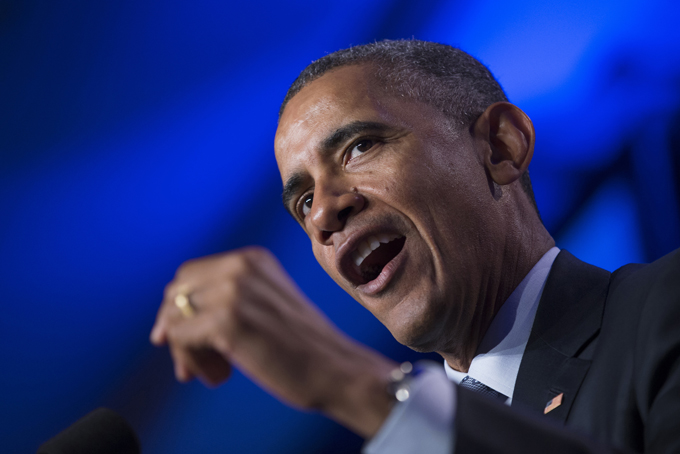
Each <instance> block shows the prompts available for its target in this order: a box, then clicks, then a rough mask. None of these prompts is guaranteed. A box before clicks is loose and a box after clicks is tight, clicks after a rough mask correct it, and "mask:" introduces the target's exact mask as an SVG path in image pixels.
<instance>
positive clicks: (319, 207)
mask: <svg viewBox="0 0 680 454" xmlns="http://www.w3.org/2000/svg"><path fill="white" fill-rule="evenodd" d="M365 205H366V200H365V199H364V196H362V195H361V194H359V192H358V191H357V190H356V189H355V188H351V189H349V190H342V191H338V190H328V189H323V188H320V187H319V186H317V187H316V190H315V191H314V198H313V200H312V209H311V211H310V213H309V217H310V218H309V219H310V222H311V226H312V235H313V237H314V239H315V240H316V241H317V242H319V243H320V244H323V245H328V244H330V241H331V235H332V234H333V232H339V231H340V230H342V229H343V228H345V224H346V223H347V220H348V219H349V218H350V217H351V216H353V215H355V214H357V213H358V212H360V211H361V210H363V209H364V206H365Z"/></svg>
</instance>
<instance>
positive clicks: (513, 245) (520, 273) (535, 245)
mask: <svg viewBox="0 0 680 454" xmlns="http://www.w3.org/2000/svg"><path fill="white" fill-rule="evenodd" d="M520 231H521V230H520ZM521 237H522V238H520V239H519V241H512V242H509V243H507V244H505V245H504V246H503V247H502V250H500V251H499V253H498V255H496V256H497V257H499V260H497V261H495V263H494V264H492V265H491V266H490V267H489V269H488V270H486V276H484V277H483V278H482V279H481V280H480V284H481V285H480V295H479V298H477V301H478V305H477V309H476V311H475V314H474V317H473V319H472V321H471V323H470V324H469V326H467V327H466V331H467V332H466V333H461V334H462V336H457V339H456V340H454V342H452V343H451V344H449V346H448V347H449V348H446V349H445V350H441V351H438V352H437V353H439V354H440V355H441V356H442V357H443V358H444V360H445V361H446V362H447V363H448V365H449V366H451V368H452V369H454V370H457V371H460V372H467V371H468V369H469V368H470V363H471V362H472V359H473V358H474V356H475V353H476V352H477V348H478V346H479V344H480V342H481V341H482V339H483V338H484V335H485V334H486V332H487V330H488V329H489V326H490V325H491V322H492V320H493V318H494V317H495V315H496V314H497V313H498V311H499V310H500V308H501V306H502V305H503V304H504V303H505V301H506V300H507V299H508V298H509V297H510V295H511V294H512V292H513V291H514V290H515V289H516V288H517V286H518V285H519V284H520V283H521V282H522V280H523V279H524V278H525V277H526V275H527V274H529V271H531V269H532V268H533V267H534V266H535V265H536V263H537V262H538V261H539V260H540V259H541V257H543V255H545V253H546V252H548V251H549V250H550V249H551V248H552V247H554V246H555V241H554V240H553V238H552V237H551V236H550V234H549V233H548V231H547V230H545V228H544V227H543V225H542V224H541V225H540V228H536V229H527V230H525V231H524V232H523V235H521Z"/></svg>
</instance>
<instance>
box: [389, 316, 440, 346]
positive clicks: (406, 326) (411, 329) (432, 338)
mask: <svg viewBox="0 0 680 454" xmlns="http://www.w3.org/2000/svg"><path fill="white" fill-rule="evenodd" d="M400 312H401V311H400ZM416 315H417V316H416ZM393 318H394V319H395V323H390V322H388V323H386V324H385V325H386V326H387V329H389V331H390V333H392V336H394V338H395V339H396V340H397V342H399V343H400V344H402V345H405V346H406V347H408V348H410V349H411V350H415V351H417V352H420V353H429V352H434V351H439V350H441V348H442V345H440V344H441V343H442V339H444V338H445V336H442V332H441V330H442V326H443V325H444V323H443V320H444V319H443V317H436V316H434V315H433V314H430V316H424V315H423V314H403V313H400V314H394V315H393Z"/></svg>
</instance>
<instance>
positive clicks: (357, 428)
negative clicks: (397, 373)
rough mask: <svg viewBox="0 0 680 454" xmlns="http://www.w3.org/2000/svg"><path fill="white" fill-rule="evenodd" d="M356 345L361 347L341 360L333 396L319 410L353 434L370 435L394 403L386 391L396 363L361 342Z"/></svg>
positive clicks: (375, 430) (377, 428) (396, 365)
mask: <svg viewBox="0 0 680 454" xmlns="http://www.w3.org/2000/svg"><path fill="white" fill-rule="evenodd" d="M359 348H360V349H361V351H356V350H355V351H353V355H352V358H347V361H344V367H342V369H341V371H339V373H338V374H337V376H336V378H337V380H336V381H335V384H336V386H335V389H334V393H333V397H332V398H331V399H330V401H329V403H328V405H327V406H326V407H325V408H324V409H322V411H323V412H324V413H326V414H327V416H329V417H330V418H332V419H334V420H335V421H336V422H338V423H340V424H342V425H343V426H345V427H347V428H348V429H350V430H351V431H353V432H355V433H356V434H358V435H360V436H362V437H364V438H371V437H372V436H373V435H375V434H376V433H377V432H378V430H379V429H380V427H381V426H382V424H383V422H384V421H385V419H387V416H388V415H389V414H390V411H391V410H392V407H393V405H394V402H395V400H394V397H392V396H391V395H390V393H389V392H388V391H389V388H390V384H391V383H392V382H393V381H394V380H393V378H392V372H393V371H394V370H395V368H397V367H398V363H396V362H394V361H392V360H390V359H388V358H386V357H384V356H382V355H381V354H379V353H377V352H374V351H372V350H369V349H367V348H366V347H364V346H359ZM357 353H358V354H357Z"/></svg>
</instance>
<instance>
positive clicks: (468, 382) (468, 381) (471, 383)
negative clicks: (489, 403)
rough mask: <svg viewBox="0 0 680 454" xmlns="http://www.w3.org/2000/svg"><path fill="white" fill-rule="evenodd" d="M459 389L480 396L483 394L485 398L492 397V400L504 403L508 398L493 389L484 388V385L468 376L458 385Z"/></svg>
mask: <svg viewBox="0 0 680 454" xmlns="http://www.w3.org/2000/svg"><path fill="white" fill-rule="evenodd" d="M458 386H460V387H461V388H467V389H471V390H472V391H475V392H478V393H480V394H484V395H485V396H489V397H492V398H494V399H497V400H499V401H501V402H505V401H506V400H508V396H506V395H505V394H501V393H499V392H498V391H496V390H495V389H493V388H489V387H488V386H486V385H485V384H484V383H482V382H480V381H478V380H475V379H474V378H472V377H470V376H469V375H468V376H467V377H465V378H464V379H463V380H462V381H461V382H460V384H459V385H458Z"/></svg>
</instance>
